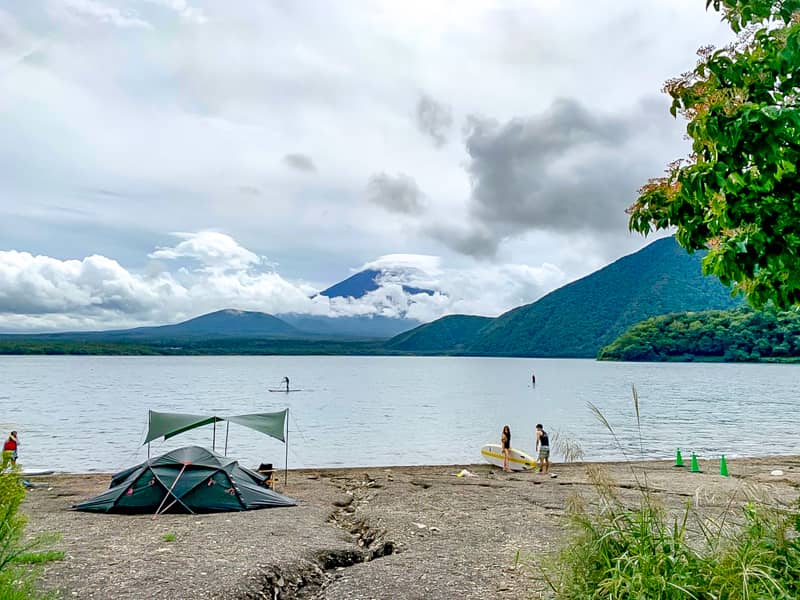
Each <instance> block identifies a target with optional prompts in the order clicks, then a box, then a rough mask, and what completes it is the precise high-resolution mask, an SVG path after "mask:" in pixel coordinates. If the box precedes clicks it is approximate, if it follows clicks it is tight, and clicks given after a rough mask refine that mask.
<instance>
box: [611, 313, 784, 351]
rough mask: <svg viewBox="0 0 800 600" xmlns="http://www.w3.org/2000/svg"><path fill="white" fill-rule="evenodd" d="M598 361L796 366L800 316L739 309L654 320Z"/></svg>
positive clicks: (620, 339) (619, 341) (631, 331)
mask: <svg viewBox="0 0 800 600" xmlns="http://www.w3.org/2000/svg"><path fill="white" fill-rule="evenodd" d="M598 359H600V360H629V361H640V360H643V361H687V360H688V361H691V360H720V361H728V362H743V361H763V360H770V361H792V362H794V361H800V314H798V313H797V312H796V311H776V310H772V309H768V310H763V311H753V310H748V309H738V310H727V311H725V310H709V311H703V312H689V313H680V314H672V315H664V316H661V317H655V318H652V319H648V320H646V321H643V322H642V323H638V324H636V325H634V326H633V327H631V328H630V329H628V330H627V331H626V332H625V333H623V334H622V335H621V336H619V337H618V338H617V339H616V340H614V342H612V343H611V344H609V345H608V346H606V347H605V348H603V349H602V350H600V353H599V354H598Z"/></svg>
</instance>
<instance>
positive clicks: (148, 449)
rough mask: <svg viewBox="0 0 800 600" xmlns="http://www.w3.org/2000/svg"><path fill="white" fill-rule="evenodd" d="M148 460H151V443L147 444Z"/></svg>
mask: <svg viewBox="0 0 800 600" xmlns="http://www.w3.org/2000/svg"><path fill="white" fill-rule="evenodd" d="M147 460H150V442H147Z"/></svg>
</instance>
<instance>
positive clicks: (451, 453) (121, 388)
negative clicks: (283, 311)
mask: <svg viewBox="0 0 800 600" xmlns="http://www.w3.org/2000/svg"><path fill="white" fill-rule="evenodd" d="M532 372H535V373H536V387H535V388H532V387H531V373H532ZM284 375H288V376H289V377H290V379H291V381H292V385H293V387H294V385H295V384H296V385H297V387H298V388H302V389H303V390H304V391H302V392H297V393H292V394H284V393H267V389H268V388H270V387H272V388H274V387H276V386H277V385H278V384H279V382H280V380H281V379H282V378H283V377H284ZM798 376H800V366H794V365H749V364H748V365H730V364H647V363H641V364H632V363H598V362H595V361H591V360H556V359H551V360H548V359H509V358H450V357H448V358H429V357H424V358H423V357H310V356H303V357H289V356H281V357H275V356H264V357H77V356H75V357H69V356H66V357H47V356H20V357H0V428H1V429H0V434H3V435H5V432H4V431H3V430H11V429H12V428H16V429H18V430H19V431H20V436H21V446H20V462H21V463H22V464H24V465H26V466H29V467H47V468H53V469H58V470H65V471H77V472H82V471H90V470H100V471H111V470H116V469H120V468H122V467H126V466H129V465H131V464H133V463H134V462H136V461H139V460H143V459H144V458H146V456H147V452H146V448H142V447H141V441H142V439H144V434H145V429H146V418H147V410H148V409H153V410H160V411H173V412H191V413H217V414H222V415H226V414H231V415H232V414H242V413H248V412H263V411H272V410H279V409H282V408H284V407H289V409H290V422H289V442H290V445H289V466H290V467H292V466H294V467H308V466H320V467H321V466H361V465H363V466H378V465H400V464H449V463H468V462H479V461H480V460H481V457H480V454H479V448H480V446H481V445H482V444H484V443H486V442H490V441H492V442H497V441H498V440H499V436H500V430H501V429H502V427H503V425H504V424H506V423H507V424H509V425H510V426H511V430H512V432H513V439H514V445H515V446H516V447H518V448H521V449H523V450H528V451H530V450H532V449H533V435H534V426H535V424H536V423H537V422H541V423H543V424H544V425H545V427H546V428H547V429H548V430H549V431H551V432H554V431H560V432H562V433H563V434H566V435H569V436H570V437H572V438H574V439H576V440H577V441H579V442H580V444H581V445H582V446H583V448H584V451H585V453H586V458H587V460H608V459H618V458H620V457H621V453H620V451H619V449H618V448H616V446H615V445H614V442H613V440H612V439H611V437H610V436H609V434H608V432H607V431H606V430H605V429H604V428H603V427H602V426H601V425H600V424H599V423H598V422H597V421H596V419H595V418H594V417H593V416H592V414H591V412H590V411H589V410H588V408H587V402H592V403H594V404H596V405H597V406H598V407H599V408H600V409H601V410H602V411H603V413H604V414H605V416H606V417H607V418H608V420H609V421H610V422H611V423H612V425H613V426H614V428H615V430H616V432H617V435H618V436H619V438H620V439H621V440H622V441H623V442H624V443H625V445H626V448H625V450H626V452H628V453H630V454H631V455H632V456H636V457H638V456H639V454H640V448H639V438H638V434H637V428H636V421H635V418H634V415H633V405H632V402H631V384H636V387H637V389H638V391H639V400H640V407H641V413H642V431H643V434H644V436H643V437H644V442H643V447H644V453H645V455H646V456H648V457H661V458H665V457H670V456H674V452H675V448H676V447H681V448H682V449H683V450H684V451H692V450H694V451H695V452H697V453H698V454H699V455H701V456H709V457H714V456H717V455H718V454H720V453H725V454H726V455H728V456H737V455H764V454H787V453H796V452H797V446H796V423H797V422H798V417H800V403H798V401H797V391H796V390H797V389H798V385H797V383H798ZM214 435H216V440H217V449H218V450H220V451H221V450H222V447H223V445H224V439H225V425H224V424H221V425H217V429H216V431H214V430H213V429H212V427H211V426H208V427H206V428H203V429H200V430H197V431H194V432H190V433H187V434H184V435H181V436H178V437H176V438H173V439H171V440H169V441H168V442H166V443H164V442H158V443H155V444H153V447H152V452H153V453H161V452H164V451H166V450H168V449H170V448H174V447H178V446H182V445H187V444H201V445H204V446H210V445H211V441H212V436H214ZM228 454H229V455H231V456H235V457H237V458H240V459H242V460H243V461H244V463H245V464H248V465H256V464H258V463H260V462H272V463H275V464H276V465H277V464H282V463H283V458H284V448H283V445H282V444H281V443H280V442H278V441H276V440H272V439H270V438H267V437H265V436H262V435H260V434H258V433H256V432H254V431H251V430H249V429H245V428H242V427H238V426H236V425H232V426H231V428H230V432H229V442H228Z"/></svg>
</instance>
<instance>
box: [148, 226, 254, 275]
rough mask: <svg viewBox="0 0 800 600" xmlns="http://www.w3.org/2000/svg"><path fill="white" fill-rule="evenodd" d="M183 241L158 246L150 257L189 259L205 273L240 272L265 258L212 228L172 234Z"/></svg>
mask: <svg viewBox="0 0 800 600" xmlns="http://www.w3.org/2000/svg"><path fill="white" fill-rule="evenodd" d="M172 235H174V236H175V237H177V238H180V239H182V240H183V241H182V242H180V243H179V244H177V245H176V246H174V247H165V248H158V249H156V251H155V252H151V253H150V254H149V255H148V256H149V257H150V258H163V259H168V260H175V259H180V258H191V259H193V260H195V261H197V262H198V263H200V264H202V265H203V269H204V270H207V271H209V272H215V273H216V272H221V271H241V270H244V269H248V268H250V267H255V266H258V265H259V264H260V263H261V262H263V261H264V260H265V259H264V258H263V257H260V256H258V255H256V254H254V253H253V252H250V251H249V250H247V249H246V248H243V247H242V246H240V245H239V244H237V243H236V240H234V239H233V238H232V237H230V236H228V235H225V234H224V233H218V232H216V231H200V232H197V233H173V234H172Z"/></svg>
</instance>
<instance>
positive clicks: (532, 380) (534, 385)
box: [531, 373, 536, 387]
mask: <svg viewBox="0 0 800 600" xmlns="http://www.w3.org/2000/svg"><path fill="white" fill-rule="evenodd" d="M531 385H532V386H533V387H536V374H535V373H531Z"/></svg>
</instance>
